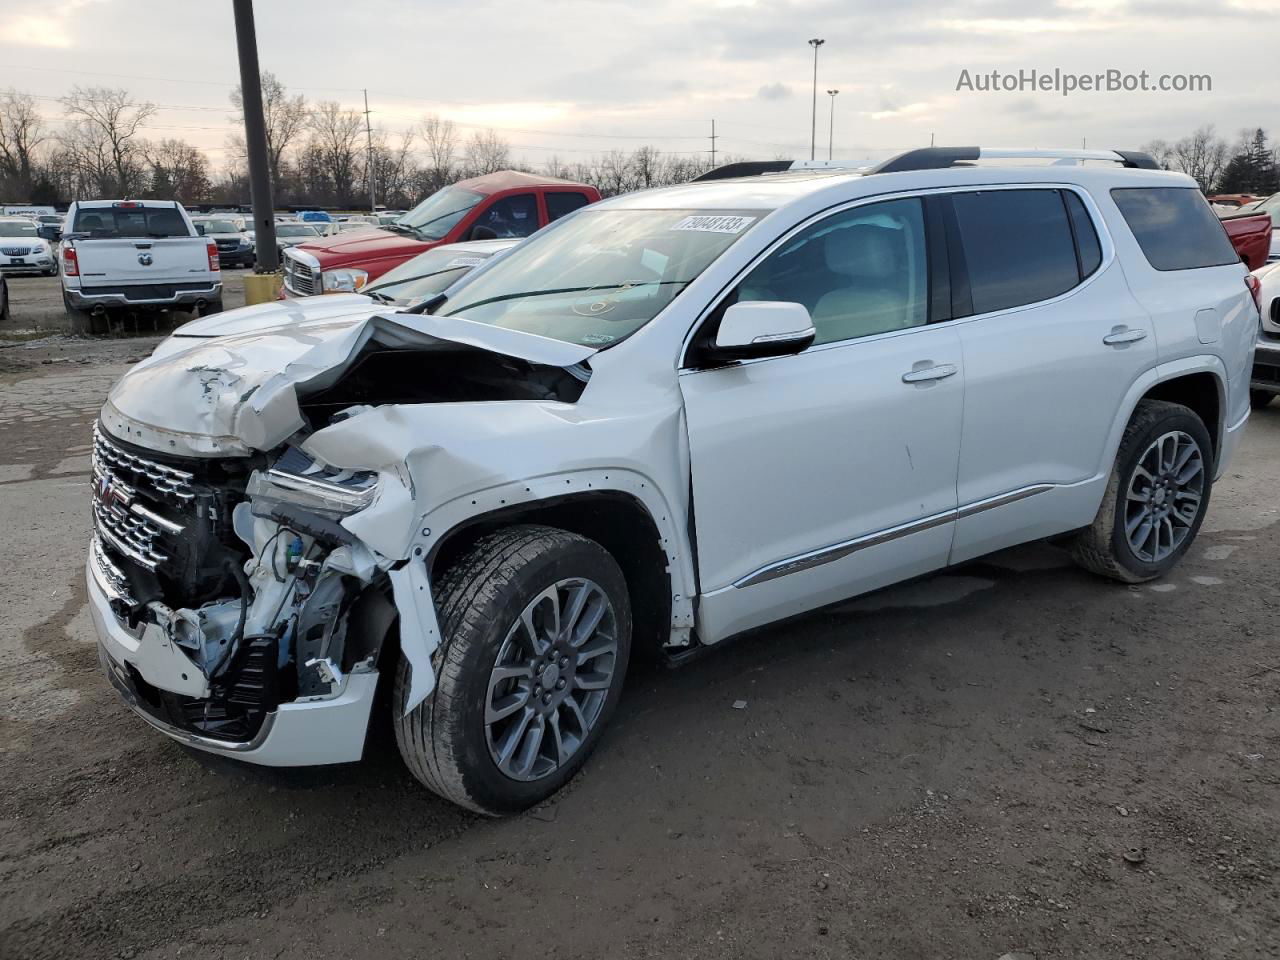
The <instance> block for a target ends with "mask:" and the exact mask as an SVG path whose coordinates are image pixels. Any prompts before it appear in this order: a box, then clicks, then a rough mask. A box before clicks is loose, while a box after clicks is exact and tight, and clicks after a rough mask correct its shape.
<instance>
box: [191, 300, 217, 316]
mask: <svg viewBox="0 0 1280 960" xmlns="http://www.w3.org/2000/svg"><path fill="white" fill-rule="evenodd" d="M221 312H222V301H221V300H210V301H209V302H208V303H206V304H205V305H204V306H203V307H192V308H191V316H193V317H207V316H209V314H211V313H221Z"/></svg>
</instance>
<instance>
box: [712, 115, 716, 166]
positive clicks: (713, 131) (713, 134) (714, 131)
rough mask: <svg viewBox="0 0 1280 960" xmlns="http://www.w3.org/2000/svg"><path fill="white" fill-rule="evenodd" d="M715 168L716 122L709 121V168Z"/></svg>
mask: <svg viewBox="0 0 1280 960" xmlns="http://www.w3.org/2000/svg"><path fill="white" fill-rule="evenodd" d="M715 168H716V122H715V121H714V120H712V121H711V169H712V170H714V169H715Z"/></svg>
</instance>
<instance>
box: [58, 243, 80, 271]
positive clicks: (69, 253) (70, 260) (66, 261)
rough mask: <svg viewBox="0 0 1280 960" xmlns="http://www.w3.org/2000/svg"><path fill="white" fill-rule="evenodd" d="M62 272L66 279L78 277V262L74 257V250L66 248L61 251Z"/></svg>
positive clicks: (73, 248)
mask: <svg viewBox="0 0 1280 960" xmlns="http://www.w3.org/2000/svg"><path fill="white" fill-rule="evenodd" d="M62 272H63V273H65V274H66V275H67V276H68V277H78V276H80V260H79V259H78V258H77V257H76V248H75V247H71V246H69V247H67V248H66V249H65V250H63V251H62Z"/></svg>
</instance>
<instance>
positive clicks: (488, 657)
mask: <svg viewBox="0 0 1280 960" xmlns="http://www.w3.org/2000/svg"><path fill="white" fill-rule="evenodd" d="M565 578H586V579H589V580H591V581H593V582H594V583H595V584H596V585H598V586H599V587H600V588H601V589H602V590H603V591H604V593H605V595H606V596H607V597H608V599H609V602H610V603H611V604H612V608H613V614H614V621H615V623H616V650H617V652H616V655H615V658H614V662H613V668H612V669H613V675H612V678H611V682H610V684H609V687H608V690H607V692H606V694H605V697H604V700H603V705H602V706H601V707H600V708H599V712H598V714H597V718H596V720H595V722H594V724H593V725H592V726H591V729H590V730H589V732H588V733H587V735H586V736H585V737H584V738H582V740H581V745H580V746H578V747H577V749H576V751H575V752H574V753H572V754H571V755H570V756H569V757H568V758H567V760H566V762H564V763H563V764H562V765H560V766H558V767H557V768H555V769H554V770H552V771H551V772H549V773H547V774H546V775H545V776H543V777H542V778H540V779H536V780H517V779H513V778H512V777H510V776H508V775H507V774H506V773H504V772H503V771H502V770H501V769H500V768H499V766H498V764H497V762H495V760H494V758H493V757H492V756H491V754H490V748H489V741H488V739H487V736H486V726H485V706H486V702H487V699H488V697H489V693H490V689H489V683H490V671H491V670H492V669H493V668H494V665H495V663H496V660H497V657H498V655H499V652H500V650H501V648H502V646H503V642H504V640H505V639H506V634H507V631H508V629H509V628H510V627H511V625H512V624H514V623H515V622H516V620H517V618H519V617H520V615H521V612H522V611H523V610H524V609H525V607H526V605H528V604H529V602H530V601H532V600H533V599H534V598H535V597H537V596H538V594H539V593H541V592H542V591H543V590H546V589H547V588H548V587H550V586H552V585H553V584H556V583H558V582H561V581H562V580H564V579H565ZM436 608H437V610H438V611H439V618H440V628H441V633H442V636H443V641H442V643H441V645H440V647H439V648H438V649H437V650H436V652H435V654H434V655H433V657H432V662H433V666H434V668H435V671H436V686H435V690H434V691H433V693H432V694H431V695H430V696H429V697H428V698H427V699H426V700H425V701H423V702H422V703H421V704H419V705H418V706H417V707H416V708H415V709H414V710H413V711H412V712H411V713H409V714H408V715H407V716H406V715H405V713H404V704H405V702H406V700H407V698H408V695H409V673H410V670H409V666H408V661H406V660H405V659H404V657H403V656H401V658H400V663H399V666H398V669H397V671H396V677H395V688H394V691H393V695H392V709H393V711H394V713H393V719H394V723H395V732H396V743H397V745H398V746H399V748H400V755H401V756H402V757H403V758H404V761H405V764H406V765H407V766H408V767H409V770H410V771H411V772H412V773H413V775H414V776H415V777H416V778H417V779H418V780H420V781H421V782H422V783H423V784H424V785H425V786H426V787H427V788H429V789H430V790H432V791H434V792H435V793H437V794H439V795H440V796H442V797H444V798H445V799H447V800H451V801H452V802H454V803H456V804H458V805H460V806H463V807H466V808H467V809H469V810H474V811H476V812H477V813H483V814H488V815H490V816H500V815H503V814H509V813H516V812H519V811H520V810H524V809H526V808H528V807H531V806H533V805H535V804H537V803H540V802H541V801H543V800H545V799H546V798H547V797H549V796H551V795H552V794H553V793H555V792H556V791H557V790H559V789H560V788H561V787H563V786H564V785H565V784H566V783H567V782H568V781H569V780H570V779H571V778H572V777H573V776H574V775H575V774H576V773H577V772H578V770H579V769H580V768H581V767H582V765H583V763H585V762H586V759H587V757H588V756H589V755H590V754H591V751H592V750H593V749H594V748H595V745H596V743H597V742H599V739H600V735H601V733H602V731H603V730H604V728H605V726H606V725H607V723H608V721H609V717H610V715H611V714H612V713H613V710H614V708H615V707H616V706H617V702H618V699H619V697H620V696H621V693H622V685H623V681H624V679H625V676H626V670H627V659H628V657H629V655H630V651H631V603H630V598H629V596H628V594H627V586H626V581H625V579H624V578H623V575H622V571H621V570H619V569H618V564H617V563H616V562H615V561H614V559H613V557H612V556H611V555H610V554H609V552H608V551H607V550H605V549H604V548H603V547H602V546H600V545H599V544H598V543H596V542H595V541H593V540H588V539H587V538H585V537H581V536H578V535H577V534H573V533H569V532H567V531H565V530H560V529H556V528H554V527H542V526H532V525H527V526H515V527H509V528H507V529H504V530H500V531H497V532H495V533H491V534H488V535H486V536H485V537H483V538H481V539H480V540H479V541H477V542H476V543H475V545H474V546H472V547H471V548H470V549H469V550H468V551H467V552H466V553H465V554H463V555H462V556H461V557H459V558H458V560H457V561H456V562H455V563H454V564H453V565H452V566H451V567H450V568H449V569H448V571H447V572H446V573H445V574H444V575H443V576H442V577H441V578H440V580H439V583H438V585H437V592H436ZM557 729H559V728H557Z"/></svg>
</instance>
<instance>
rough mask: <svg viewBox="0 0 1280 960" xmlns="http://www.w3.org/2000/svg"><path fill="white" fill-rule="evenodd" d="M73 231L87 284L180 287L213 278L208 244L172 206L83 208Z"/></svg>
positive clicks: (138, 205)
mask: <svg viewBox="0 0 1280 960" xmlns="http://www.w3.org/2000/svg"><path fill="white" fill-rule="evenodd" d="M71 232H72V233H75V234H77V235H78V236H77V238H76V239H75V240H74V243H75V248H76V256H77V258H78V260H79V263H80V276H81V278H82V280H83V282H84V284H85V285H86V286H93V285H94V284H95V283H123V284H135V283H137V284H167V283H181V282H184V281H190V280H193V279H201V278H203V277H208V276H211V275H212V272H211V270H210V269H209V254H208V248H209V241H208V240H207V239H205V238H204V237H200V236H191V235H190V234H191V228H190V227H188V225H187V222H186V220H185V219H184V218H183V216H182V213H181V211H180V210H178V209H177V208H176V207H174V206H172V205H168V206H163V207H150V206H145V205H142V204H136V203H134V204H130V203H123V204H116V205H114V206H112V207H82V208H80V209H79V210H78V211H77V213H76V219H75V223H74V224H72V226H71Z"/></svg>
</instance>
